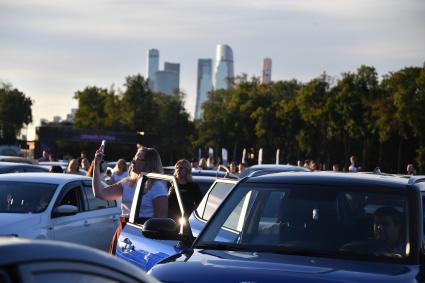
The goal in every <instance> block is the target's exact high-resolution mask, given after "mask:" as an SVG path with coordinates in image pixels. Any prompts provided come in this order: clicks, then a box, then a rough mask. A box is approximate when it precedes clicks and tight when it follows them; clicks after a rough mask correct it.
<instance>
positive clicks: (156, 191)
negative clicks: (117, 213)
mask: <svg viewBox="0 0 425 283" xmlns="http://www.w3.org/2000/svg"><path fill="white" fill-rule="evenodd" d="M102 157H103V152H102V151H101V150H97V151H96V155H95V162H94V174H93V181H92V187H93V194H94V195H95V197H97V198H100V199H103V200H121V217H120V224H119V225H118V227H117V230H116V231H115V235H114V237H113V239H112V243H111V246H110V249H109V253H110V254H114V253H115V245H116V242H117V241H116V240H117V237H118V236H119V234H120V232H121V230H122V228H123V227H124V225H125V222H126V221H127V219H128V215H129V214H130V210H131V205H132V202H133V196H134V191H135V189H136V185H137V181H138V180H139V178H140V177H141V176H143V175H145V174H147V173H163V168H162V162H161V158H160V156H159V153H158V151H156V149H154V148H147V147H143V148H139V149H138V150H137V152H136V155H135V156H134V158H133V160H132V161H131V164H132V167H131V172H130V176H128V177H127V178H124V179H123V180H121V181H119V182H117V183H115V184H112V185H109V186H106V187H103V185H102V182H101V176H100V169H99V167H100V163H101V160H102ZM145 190H146V192H145V194H144V195H143V198H142V203H141V206H140V213H139V217H140V218H144V219H147V218H150V217H167V215H168V199H167V186H166V185H165V184H164V183H163V182H161V181H153V182H149V183H148V184H147V187H146V188H145Z"/></svg>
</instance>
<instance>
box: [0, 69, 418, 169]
mask: <svg viewBox="0 0 425 283" xmlns="http://www.w3.org/2000/svg"><path fill="white" fill-rule="evenodd" d="M0 93H1V94H3V95H1V96H0V112H1V113H0V116H1V115H3V116H2V117H4V118H3V119H1V121H2V124H0V127H1V128H0V130H2V132H3V136H2V137H4V135H5V133H6V132H7V133H9V132H10V131H12V132H14V133H16V131H17V129H20V128H19V127H21V128H22V125H23V124H28V123H29V122H31V119H32V116H31V100H28V98H26V97H25V96H24V94H23V93H22V92H20V91H19V90H17V89H13V88H11V86H10V85H5V84H3V85H2V86H1V88H0ZM10 93H14V94H13V95H12V97H13V99H12V98H10V97H9V96H10ZM5 94H7V95H5ZM6 97H8V98H6ZM74 98H75V99H76V100H78V110H77V113H76V118H75V127H76V128H80V129H96V130H111V131H137V132H140V131H143V132H144V133H147V134H150V135H151V136H153V137H155V144H154V146H155V147H156V148H157V149H158V150H159V151H160V153H161V157H162V158H163V161H164V164H173V163H174V162H175V161H176V160H177V159H179V158H191V157H194V156H196V155H197V151H198V148H201V149H202V150H203V152H206V149H208V148H210V147H212V148H214V149H215V152H216V153H218V152H219V150H220V149H221V148H222V147H224V148H227V149H228V151H229V160H230V161H232V160H233V161H237V162H238V161H240V160H241V155H242V150H243V149H244V148H247V149H252V150H254V151H255V152H258V149H259V148H263V151H264V157H263V162H264V163H274V162H275V161H276V160H275V152H276V149H280V160H279V162H280V163H291V164H294V163H295V162H296V161H297V160H303V159H307V158H308V159H314V160H316V161H317V162H319V163H322V164H326V165H328V166H331V165H332V164H339V165H340V167H346V166H348V165H347V163H348V158H349V156H350V155H356V156H357V157H358V158H359V160H360V161H361V164H362V167H363V168H364V169H365V170H372V169H373V168H375V167H376V166H380V167H381V170H382V171H383V172H392V173H402V172H404V169H405V166H406V164H407V163H415V164H416V165H417V166H418V169H419V170H418V171H419V172H422V173H423V172H425V140H424V136H425V116H424V115H423V113H422V111H424V110H425V65H424V66H423V67H406V68H403V69H400V70H398V71H395V72H390V73H388V74H385V75H383V76H382V77H379V76H378V74H377V71H376V69H375V68H374V67H371V66H360V67H359V68H358V69H357V70H356V71H355V72H346V73H342V74H341V75H340V77H338V78H335V77H332V76H329V75H328V74H326V73H323V74H321V75H319V76H318V77H316V78H313V79H311V80H310V81H308V82H300V81H298V80H296V79H293V80H286V81H275V82H271V83H268V84H262V83H261V82H260V80H259V79H258V78H256V77H253V78H249V79H248V78H247V76H246V75H242V76H240V77H237V78H236V79H235V81H234V85H233V87H232V88H230V89H228V90H213V91H212V92H211V93H210V94H209V97H208V99H207V101H206V102H205V103H204V104H203V105H202V109H203V116H202V117H201V119H199V120H195V121H192V120H191V119H190V117H189V114H188V113H187V111H186V110H185V108H184V99H185V95H184V93H178V94H176V95H173V96H168V95H164V94H160V93H156V92H153V91H152V90H151V89H150V88H149V86H148V80H146V79H145V78H144V77H143V76H141V75H139V74H137V75H132V76H128V77H127V78H126V79H125V83H124V86H123V90H121V89H115V88H114V87H111V88H109V89H107V88H102V87H97V86H87V87H86V88H85V89H83V90H78V91H76V92H75V95H74ZM5 99H6V100H5ZM10 101H13V103H18V104H19V105H21V106H19V107H24V108H25V109H26V110H25V111H23V112H22V111H21V113H23V114H24V115H23V117H19V118H14V119H17V120H16V121H18V122H17V124H16V126H15V128H10V129H9V130H6V128H7V127H8V126H7V125H6V124H7V123H9V122H7V121H11V120H10V119H9V118H7V117H12V116H13V115H14V114H16V113H19V111H20V110H19V111H17V110H16V109H14V110H13V109H12V110H11V109H9V108H10V106H9V107H7V106H6V105H9V103H10ZM19 107H18V108H19ZM24 108H23V109H24ZM28 108H29V112H28ZM6 110H7V111H9V112H7V111H6ZM4 113H8V114H4ZM13 117H15V116H13ZM8 136H10V135H9V134H8ZM3 141H4V138H3Z"/></svg>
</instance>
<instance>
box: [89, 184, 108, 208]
mask: <svg viewBox="0 0 425 283" xmlns="http://www.w3.org/2000/svg"><path fill="white" fill-rule="evenodd" d="M84 191H85V193H86V196H87V202H88V206H89V207H88V210H96V209H102V208H107V207H109V206H111V205H112V204H114V203H115V201H111V202H110V203H111V205H110V204H109V203H108V201H106V200H102V199H99V198H96V197H94V195H93V190H92V188H91V187H84ZM115 206H116V203H115Z"/></svg>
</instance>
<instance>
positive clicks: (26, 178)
mask: <svg viewBox="0 0 425 283" xmlns="http://www.w3.org/2000/svg"><path fill="white" fill-rule="evenodd" d="M78 180H88V181H90V180H91V177H87V176H82V175H76V174H62V173H48V172H43V173H12V174H0V181H15V182H19V181H21V182H34V183H51V184H58V185H59V184H63V183H67V182H69V181H78Z"/></svg>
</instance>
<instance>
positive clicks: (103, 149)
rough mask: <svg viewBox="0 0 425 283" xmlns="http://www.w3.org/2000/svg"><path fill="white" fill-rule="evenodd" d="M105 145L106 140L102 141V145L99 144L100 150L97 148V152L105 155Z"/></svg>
mask: <svg viewBox="0 0 425 283" xmlns="http://www.w3.org/2000/svg"><path fill="white" fill-rule="evenodd" d="M105 145H106V140H102V143H101V144H100V148H99V150H100V151H101V152H102V153H105Z"/></svg>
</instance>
